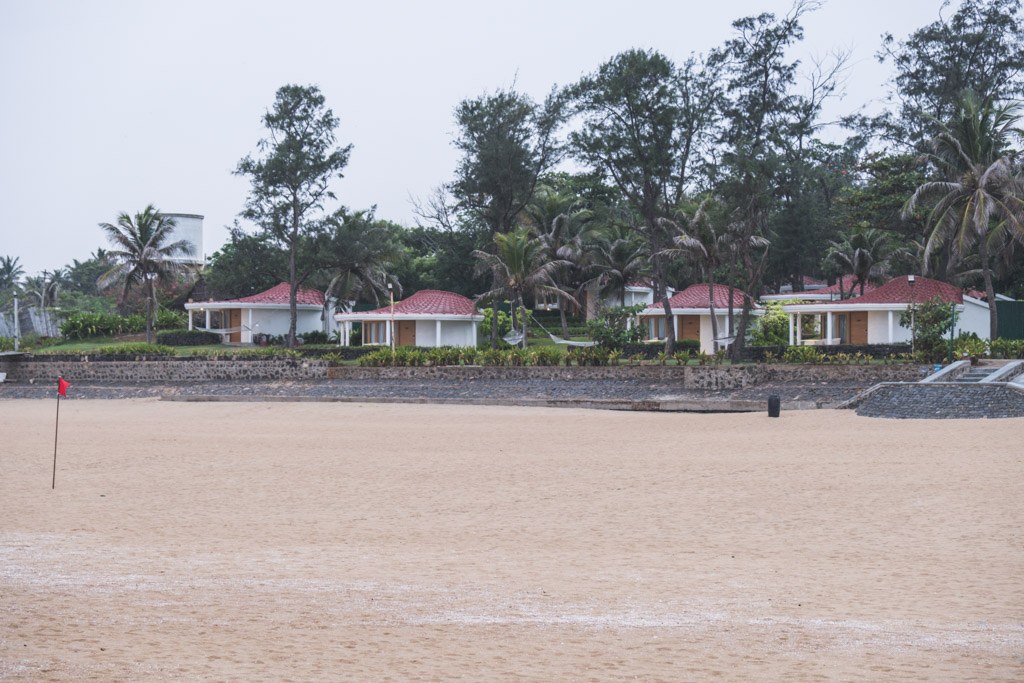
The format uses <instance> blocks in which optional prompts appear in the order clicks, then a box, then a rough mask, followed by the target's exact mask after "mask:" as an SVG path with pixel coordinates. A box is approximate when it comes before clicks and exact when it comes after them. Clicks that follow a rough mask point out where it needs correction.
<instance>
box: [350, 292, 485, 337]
mask: <svg viewBox="0 0 1024 683" xmlns="http://www.w3.org/2000/svg"><path fill="white" fill-rule="evenodd" d="M334 319H335V320H336V321H337V322H338V324H339V325H340V326H341V328H342V334H341V340H342V344H346V345H347V344H348V340H349V336H350V333H351V331H352V325H353V324H354V323H357V322H358V323H361V324H362V327H363V346H373V345H380V346H390V345H391V339H392V337H394V339H395V345H396V346H424V347H434V346H471V347H475V346H476V342H477V327H478V326H479V324H480V322H481V321H482V320H483V319H484V316H483V314H481V313H480V312H479V311H478V310H477V308H476V304H474V303H473V302H472V301H470V300H469V299H467V298H466V297H464V296H461V295H459V294H455V293H454V292H442V291H439V290H436V289H425V290H422V291H420V292H416V293H415V294H413V295H412V296H410V297H409V298H408V299H403V300H402V301H396V302H395V303H394V305H393V306H392V305H390V304H389V305H387V306H384V307H383V308H378V309H377V310H375V311H359V312H355V313H337V314H336V315H335V316H334Z"/></svg>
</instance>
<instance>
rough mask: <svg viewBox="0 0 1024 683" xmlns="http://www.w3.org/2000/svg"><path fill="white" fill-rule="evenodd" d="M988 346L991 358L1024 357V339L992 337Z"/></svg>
mask: <svg viewBox="0 0 1024 683" xmlns="http://www.w3.org/2000/svg"><path fill="white" fill-rule="evenodd" d="M989 347H990V348H991V349H992V357H993V358H1011V359H1016V358H1024V339H993V340H992V342H991V343H990V344H989Z"/></svg>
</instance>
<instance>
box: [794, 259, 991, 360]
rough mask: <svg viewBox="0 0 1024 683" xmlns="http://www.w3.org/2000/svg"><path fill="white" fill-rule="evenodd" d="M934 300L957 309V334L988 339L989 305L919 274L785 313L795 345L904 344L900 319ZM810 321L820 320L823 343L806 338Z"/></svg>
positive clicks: (907, 333) (905, 331)
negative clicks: (910, 311)
mask: <svg viewBox="0 0 1024 683" xmlns="http://www.w3.org/2000/svg"><path fill="white" fill-rule="evenodd" d="M935 298H938V299H940V300H941V301H944V302H946V303H948V304H950V305H952V306H956V310H957V319H956V330H955V331H954V332H955V334H959V333H960V332H974V333H976V334H977V335H978V336H979V337H981V338H982V339H988V336H989V314H988V304H987V303H985V302H984V301H982V300H981V299H979V298H976V297H973V296H970V295H965V294H964V293H963V292H962V291H960V289H959V288H957V287H955V286H954V285H951V284H947V283H945V282H939V281H938V280H932V279H930V278H926V277H921V276H919V275H918V276H914V275H903V276H900V277H898V278H893V279H892V280H890V281H889V282H887V283H885V284H884V285H882V286H880V287H878V288H876V289H874V290H872V291H870V292H867V293H866V294H864V295H863V296H858V297H855V298H853V299H844V300H842V301H827V302H825V301H823V302H820V303H806V304H788V305H784V306H783V307H782V310H783V311H785V312H786V313H788V314H789V343H790V344H791V345H794V344H795V345H834V344H900V343H906V342H909V341H910V340H911V331H910V329H909V328H906V327H902V326H901V325H900V324H899V321H900V314H901V313H903V312H904V311H906V310H907V309H908V308H910V307H911V306H913V305H917V304H923V303H925V302H927V301H930V300H932V299H935ZM806 316H815V317H817V327H818V329H819V330H820V331H821V337H820V338H818V339H804V338H803V336H802V330H803V327H804V318H805V317H806Z"/></svg>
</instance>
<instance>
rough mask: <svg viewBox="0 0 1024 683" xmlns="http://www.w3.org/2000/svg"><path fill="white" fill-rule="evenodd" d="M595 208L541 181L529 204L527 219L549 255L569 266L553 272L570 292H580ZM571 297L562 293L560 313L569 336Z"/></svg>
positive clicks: (573, 293)
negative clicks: (568, 313) (568, 309)
mask: <svg viewBox="0 0 1024 683" xmlns="http://www.w3.org/2000/svg"><path fill="white" fill-rule="evenodd" d="M592 217H593V214H592V212H591V211H590V210H589V209H587V208H585V207H584V205H583V203H582V202H580V201H579V199H577V198H576V197H575V196H573V195H569V194H564V193H561V192H558V191H557V190H555V189H554V188H552V187H550V186H548V185H540V186H538V187H537V191H536V193H535V194H534V198H533V200H532V201H531V202H530V203H529V204H527V205H526V207H525V210H524V221H525V222H527V223H528V224H529V227H530V228H531V229H532V230H533V231H534V234H536V235H537V236H538V237H539V238H540V241H541V243H542V244H543V245H544V249H545V250H546V253H547V257H548V258H549V259H550V260H552V261H554V260H559V259H560V260H563V261H566V262H568V263H569V265H568V266H566V267H564V268H560V269H559V270H558V271H556V272H555V273H554V275H553V278H554V280H555V283H556V284H557V285H558V288H559V289H560V290H562V291H563V292H565V293H567V294H569V295H570V296H575V295H578V294H579V289H580V286H581V285H582V282H583V270H584V267H585V259H586V256H587V253H588V249H587V247H588V244H589V243H590V241H591V231H590V227H591V226H590V223H591V218H592ZM569 301H570V299H569V298H565V297H559V299H558V313H559V317H560V319H561V323H562V336H563V337H565V338H566V339H568V337H569V321H568V318H567V316H566V309H567V308H568V307H569Z"/></svg>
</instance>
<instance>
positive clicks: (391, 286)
mask: <svg viewBox="0 0 1024 683" xmlns="http://www.w3.org/2000/svg"><path fill="white" fill-rule="evenodd" d="M388 295H389V296H390V297H391V354H392V355H394V353H395V285H394V284H393V283H391V282H389V283H388Z"/></svg>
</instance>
